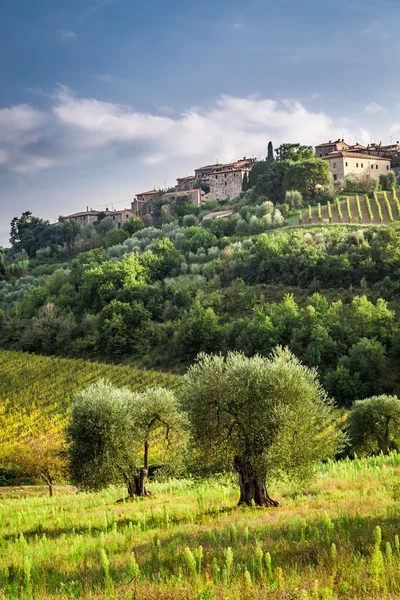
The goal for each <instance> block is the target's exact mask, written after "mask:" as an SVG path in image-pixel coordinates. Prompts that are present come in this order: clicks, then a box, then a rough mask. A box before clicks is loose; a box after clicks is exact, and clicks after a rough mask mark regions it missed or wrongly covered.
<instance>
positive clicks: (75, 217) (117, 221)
mask: <svg viewBox="0 0 400 600" xmlns="http://www.w3.org/2000/svg"><path fill="white" fill-rule="evenodd" d="M100 215H103V216H106V217H111V218H112V220H113V221H114V227H121V226H122V224H123V223H125V221H126V220H127V219H129V218H130V217H133V215H134V213H133V211H132V210H131V209H130V208H123V209H122V210H108V208H106V210H104V211H100V210H92V209H90V210H89V208H87V209H86V211H82V212H78V213H74V214H72V215H67V216H66V217H60V221H67V220H72V221H76V222H77V223H79V225H81V227H86V226H87V225H89V223H96V222H97V221H98V219H99V216H100Z"/></svg>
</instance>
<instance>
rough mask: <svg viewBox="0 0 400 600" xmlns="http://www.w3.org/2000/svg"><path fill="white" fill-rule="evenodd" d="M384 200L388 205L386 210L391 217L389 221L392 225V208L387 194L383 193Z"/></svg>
mask: <svg viewBox="0 0 400 600" xmlns="http://www.w3.org/2000/svg"><path fill="white" fill-rule="evenodd" d="M383 199H384V200H385V205H386V210H387V213H388V216H389V221H390V222H391V223H392V221H393V214H392V207H391V206H390V202H389V198H388V195H387V192H383Z"/></svg>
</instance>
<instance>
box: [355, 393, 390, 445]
mask: <svg viewBox="0 0 400 600" xmlns="http://www.w3.org/2000/svg"><path fill="white" fill-rule="evenodd" d="M349 434H350V441H351V444H352V446H353V448H354V450H355V451H356V452H359V453H361V454H363V453H364V454H376V453H379V452H382V453H383V454H389V452H390V446H391V443H393V442H394V441H396V440H398V438H399V436H400V400H399V398H398V397H397V396H387V395H385V394H382V395H380V396H372V397H371V398H366V399H365V400H357V401H356V402H354V404H353V407H352V410H351V412H350V414H349Z"/></svg>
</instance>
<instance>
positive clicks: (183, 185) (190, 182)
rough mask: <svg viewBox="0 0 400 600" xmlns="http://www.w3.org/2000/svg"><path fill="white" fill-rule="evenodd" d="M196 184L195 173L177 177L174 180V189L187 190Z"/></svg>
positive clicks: (178, 190)
mask: <svg viewBox="0 0 400 600" xmlns="http://www.w3.org/2000/svg"><path fill="white" fill-rule="evenodd" d="M195 185H196V177H195V175H189V176H188V177H178V179H177V180H176V188H175V189H176V191H177V192H185V191H187V190H193V189H194V186H195Z"/></svg>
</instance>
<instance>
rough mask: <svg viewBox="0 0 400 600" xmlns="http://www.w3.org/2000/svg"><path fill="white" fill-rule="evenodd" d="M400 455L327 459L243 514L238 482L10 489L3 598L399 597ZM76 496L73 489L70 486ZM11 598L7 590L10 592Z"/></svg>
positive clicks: (4, 515) (3, 528)
mask: <svg viewBox="0 0 400 600" xmlns="http://www.w3.org/2000/svg"><path fill="white" fill-rule="evenodd" d="M399 465H400V458H399V456H398V455H396V454H394V455H392V456H389V457H383V456H381V457H375V458H369V459H363V460H355V461H351V462H350V461H343V462H338V463H328V464H326V465H322V466H321V468H320V471H319V473H318V474H317V478H316V480H315V481H314V482H313V483H312V484H311V485H309V486H307V487H306V488H305V489H304V490H303V491H301V490H298V489H296V488H293V487H286V486H280V487H275V489H274V490H273V493H274V497H276V498H277V499H278V500H279V501H280V503H281V506H280V507H279V508H277V509H269V510H268V511H265V510H260V509H257V508H248V509H237V508H236V503H237V500H238V495H237V488H236V487H234V486H233V485H232V484H231V483H230V482H229V481H224V480H221V481H218V482H208V483H205V484H202V485H197V486H194V485H193V482H191V481H187V480H180V481H176V480H173V481H169V482H167V483H164V484H163V483H152V484H151V489H152V491H153V492H154V496H152V497H151V498H148V499H146V500H141V501H136V502H135V503H133V504H131V503H119V504H116V503H115V500H117V499H118V498H121V496H122V495H123V494H124V492H123V490H121V489H113V488H111V489H109V490H107V491H103V492H102V493H98V494H87V493H85V494H78V495H77V494H75V493H69V494H67V493H63V494H62V493H61V492H60V491H59V492H58V494H57V495H56V497H55V498H52V499H49V498H47V497H43V496H38V497H30V498H26V497H15V492H14V493H13V496H11V497H10V498H7V496H6V495H4V494H3V495H2V500H1V503H0V536H1V539H2V544H1V545H0V564H1V568H0V589H2V590H3V591H4V596H3V597H4V598H7V599H10V600H13V599H15V600H16V599H17V598H18V599H28V598H43V599H47V600H50V599H53V598H54V599H55V598H57V599H61V600H67V599H68V600H69V599H70V598H82V599H86V600H89V599H91V600H94V598H120V599H126V600H128V599H132V598H136V599H137V600H139V599H144V598H146V600H160V599H163V600H200V599H202V600H223V599H230V600H234V599H235V600H236V599H239V598H240V599H241V600H246V599H247V600H250V599H251V600H289V599H291V600H292V599H293V600H339V599H341V600H365V599H366V598H368V599H371V600H389V599H392V600H394V599H395V598H398V597H399V596H398V594H399V592H400V571H399V568H398V565H399V560H400V558H399V556H400V545H399V538H398V535H399V530H400V522H399V517H398V509H399V485H398V483H396V481H397V480H398V478H399ZM70 491H71V492H72V491H73V490H70ZM0 595H1V593H0Z"/></svg>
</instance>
